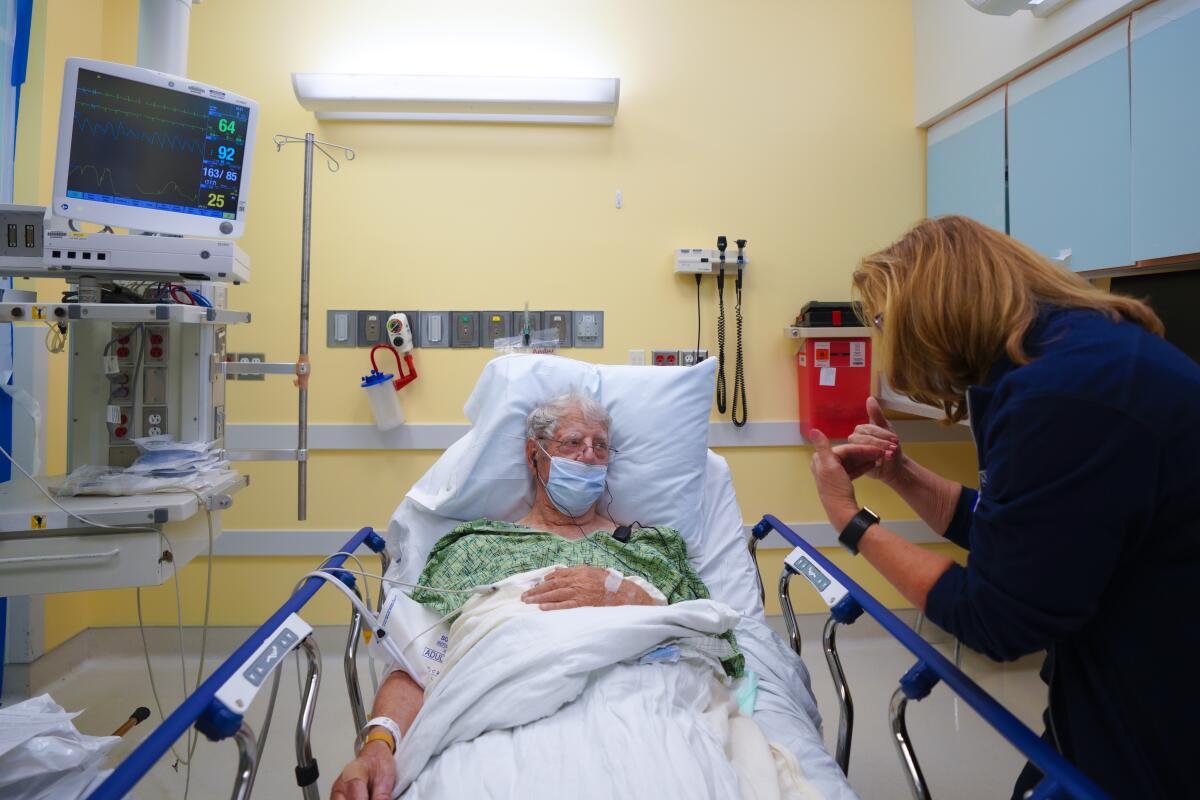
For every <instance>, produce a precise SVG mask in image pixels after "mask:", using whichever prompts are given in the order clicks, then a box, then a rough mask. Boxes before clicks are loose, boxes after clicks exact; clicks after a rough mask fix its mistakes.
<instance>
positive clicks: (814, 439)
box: [808, 428, 836, 461]
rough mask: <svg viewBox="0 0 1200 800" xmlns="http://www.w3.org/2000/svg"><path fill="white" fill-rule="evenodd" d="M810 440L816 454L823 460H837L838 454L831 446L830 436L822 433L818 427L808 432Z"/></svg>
mask: <svg viewBox="0 0 1200 800" xmlns="http://www.w3.org/2000/svg"><path fill="white" fill-rule="evenodd" d="M808 441H809V442H810V443H811V444H812V446H813V455H814V456H816V457H817V458H819V459H820V460H822V461H825V460H826V459H830V458H832V459H835V460H836V456H834V454H833V449H832V448H831V447H830V446H829V437H827V436H826V435H825V434H823V433H821V432H820V431H819V430H817V429H816V428H813V429H812V430H810V431H809V432H808Z"/></svg>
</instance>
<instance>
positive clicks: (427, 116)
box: [292, 72, 621, 125]
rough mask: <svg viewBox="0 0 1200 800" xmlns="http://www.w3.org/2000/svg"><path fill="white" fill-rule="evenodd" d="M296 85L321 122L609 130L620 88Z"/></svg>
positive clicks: (443, 80)
mask: <svg viewBox="0 0 1200 800" xmlns="http://www.w3.org/2000/svg"><path fill="white" fill-rule="evenodd" d="M292 86H293V88H294V89H295V92H296V99H297V100H299V101H300V105H302V106H303V107H304V108H307V109H308V110H310V111H312V112H314V113H315V114H316V115H317V119H327V120H391V121H398V122H524V123H540V124H574V125H611V124H613V120H614V117H615V116H616V113H617V105H618V101H619V99H620V86H621V82H620V80H619V79H618V78H498V77H483V76H478V77H476V76H452V75H376V74H338V73H301V72H297V73H292Z"/></svg>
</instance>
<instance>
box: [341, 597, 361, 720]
mask: <svg viewBox="0 0 1200 800" xmlns="http://www.w3.org/2000/svg"><path fill="white" fill-rule="evenodd" d="M354 593H355V594H356V595H358V598H359V599H360V600H361V599H362V594H361V593H360V592H359V591H358V587H357V586H356V587H354ZM362 628H363V618H362V614H361V613H360V612H359V610H358V609H357V608H356V609H354V611H353V612H351V614H350V632H349V634H348V635H347V636H346V652H345V653H343V654H342V669H343V671H345V673H346V693H347V694H348V695H349V696H350V714H351V716H353V717H354V731H355V733H354V735H355V741H357V740H358V739H357V737H358V736H359V734H360V733H361V731H362V729H363V726H364V725H366V724H367V711H366V709H365V708H364V707H363V696H362V686H361V685H360V684H359V680H358V641H359V639H360V638H361V637H362Z"/></svg>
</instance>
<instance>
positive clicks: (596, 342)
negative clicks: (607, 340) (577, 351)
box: [572, 311, 604, 347]
mask: <svg viewBox="0 0 1200 800" xmlns="http://www.w3.org/2000/svg"><path fill="white" fill-rule="evenodd" d="M572 322H573V323H574V332H575V338H574V342H573V344H574V345H575V347H603V346H604V312H603V311H576V312H574V313H573V314H572Z"/></svg>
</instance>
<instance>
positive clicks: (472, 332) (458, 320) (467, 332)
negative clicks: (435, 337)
mask: <svg viewBox="0 0 1200 800" xmlns="http://www.w3.org/2000/svg"><path fill="white" fill-rule="evenodd" d="M450 346H451V347H479V312H478V311H451V312H450Z"/></svg>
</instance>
